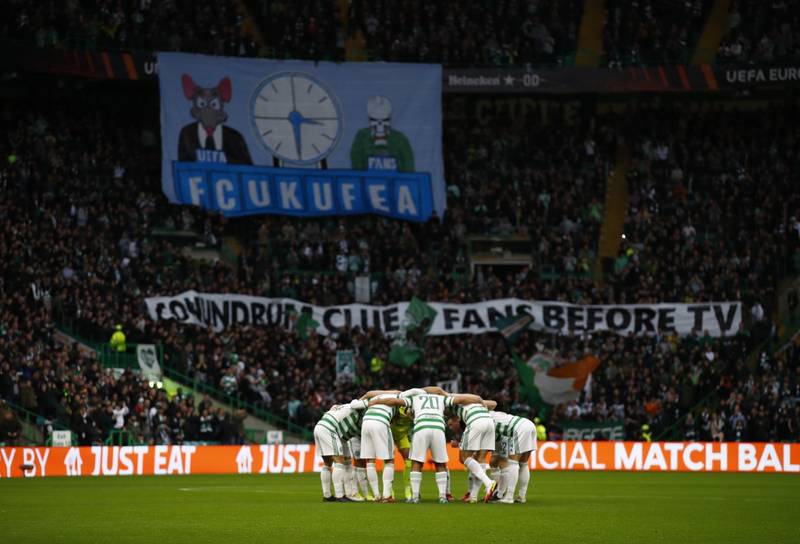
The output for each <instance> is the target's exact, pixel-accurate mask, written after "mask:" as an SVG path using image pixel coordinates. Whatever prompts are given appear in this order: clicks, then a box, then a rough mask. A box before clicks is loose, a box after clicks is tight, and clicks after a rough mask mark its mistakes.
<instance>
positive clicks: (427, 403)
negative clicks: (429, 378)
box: [406, 394, 452, 433]
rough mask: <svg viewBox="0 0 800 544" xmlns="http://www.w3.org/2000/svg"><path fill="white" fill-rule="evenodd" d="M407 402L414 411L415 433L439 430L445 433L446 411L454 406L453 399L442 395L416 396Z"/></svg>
mask: <svg viewBox="0 0 800 544" xmlns="http://www.w3.org/2000/svg"><path fill="white" fill-rule="evenodd" d="M406 402H407V403H408V405H410V407H411V409H412V410H413V411H414V432H415V433H416V432H417V431H421V430H422V429H438V430H441V431H442V432H444V428H445V424H444V409H445V408H446V407H448V406H450V405H451V404H452V399H451V397H444V396H441V395H430V394H425V395H416V396H414V397H411V398H410V399H407V400H406Z"/></svg>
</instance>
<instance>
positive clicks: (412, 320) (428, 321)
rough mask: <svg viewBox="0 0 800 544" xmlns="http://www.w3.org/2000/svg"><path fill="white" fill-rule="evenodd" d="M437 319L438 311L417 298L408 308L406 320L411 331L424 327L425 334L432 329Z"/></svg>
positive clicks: (413, 299) (412, 300)
mask: <svg viewBox="0 0 800 544" xmlns="http://www.w3.org/2000/svg"><path fill="white" fill-rule="evenodd" d="M434 318H436V310H434V309H433V308H431V307H430V306H428V305H427V304H425V303H424V302H422V301H421V300H420V299H418V298H417V297H414V298H412V299H411V303H410V304H409V305H408V308H406V319H407V320H408V328H409V329H417V328H419V327H422V328H423V329H424V331H425V334H427V333H428V331H429V330H430V329H431V325H433V320H434Z"/></svg>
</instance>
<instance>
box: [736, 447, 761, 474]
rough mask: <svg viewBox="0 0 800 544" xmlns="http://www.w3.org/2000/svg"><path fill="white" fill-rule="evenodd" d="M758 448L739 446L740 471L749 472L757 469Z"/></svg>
mask: <svg viewBox="0 0 800 544" xmlns="http://www.w3.org/2000/svg"><path fill="white" fill-rule="evenodd" d="M756 463H757V460H756V447H755V446H754V445H752V444H739V470H740V471H743V472H749V471H751V470H754V469H755V468H756Z"/></svg>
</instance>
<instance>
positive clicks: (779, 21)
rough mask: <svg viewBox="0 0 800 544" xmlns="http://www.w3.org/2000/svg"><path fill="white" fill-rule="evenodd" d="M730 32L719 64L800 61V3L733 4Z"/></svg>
mask: <svg viewBox="0 0 800 544" xmlns="http://www.w3.org/2000/svg"><path fill="white" fill-rule="evenodd" d="M727 28H728V31H727V33H726V35H725V37H724V38H723V39H722V43H720V46H719V51H718V52H717V59H716V60H717V62H731V63H733V62H753V63H756V62H757V63H770V62H781V61H782V62H796V61H797V60H798V59H800V2H797V0H776V1H774V2H759V1H758V0H738V1H734V2H731V3H730V8H729V12H728V27H727Z"/></svg>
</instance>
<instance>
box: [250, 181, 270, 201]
mask: <svg viewBox="0 0 800 544" xmlns="http://www.w3.org/2000/svg"><path fill="white" fill-rule="evenodd" d="M247 193H248V195H249V196H250V201H251V202H252V203H253V204H254V205H255V206H258V207H262V208H263V207H267V206H269V205H270V202H271V201H272V199H271V198H270V196H269V181H267V180H265V179H249V180H247Z"/></svg>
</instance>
